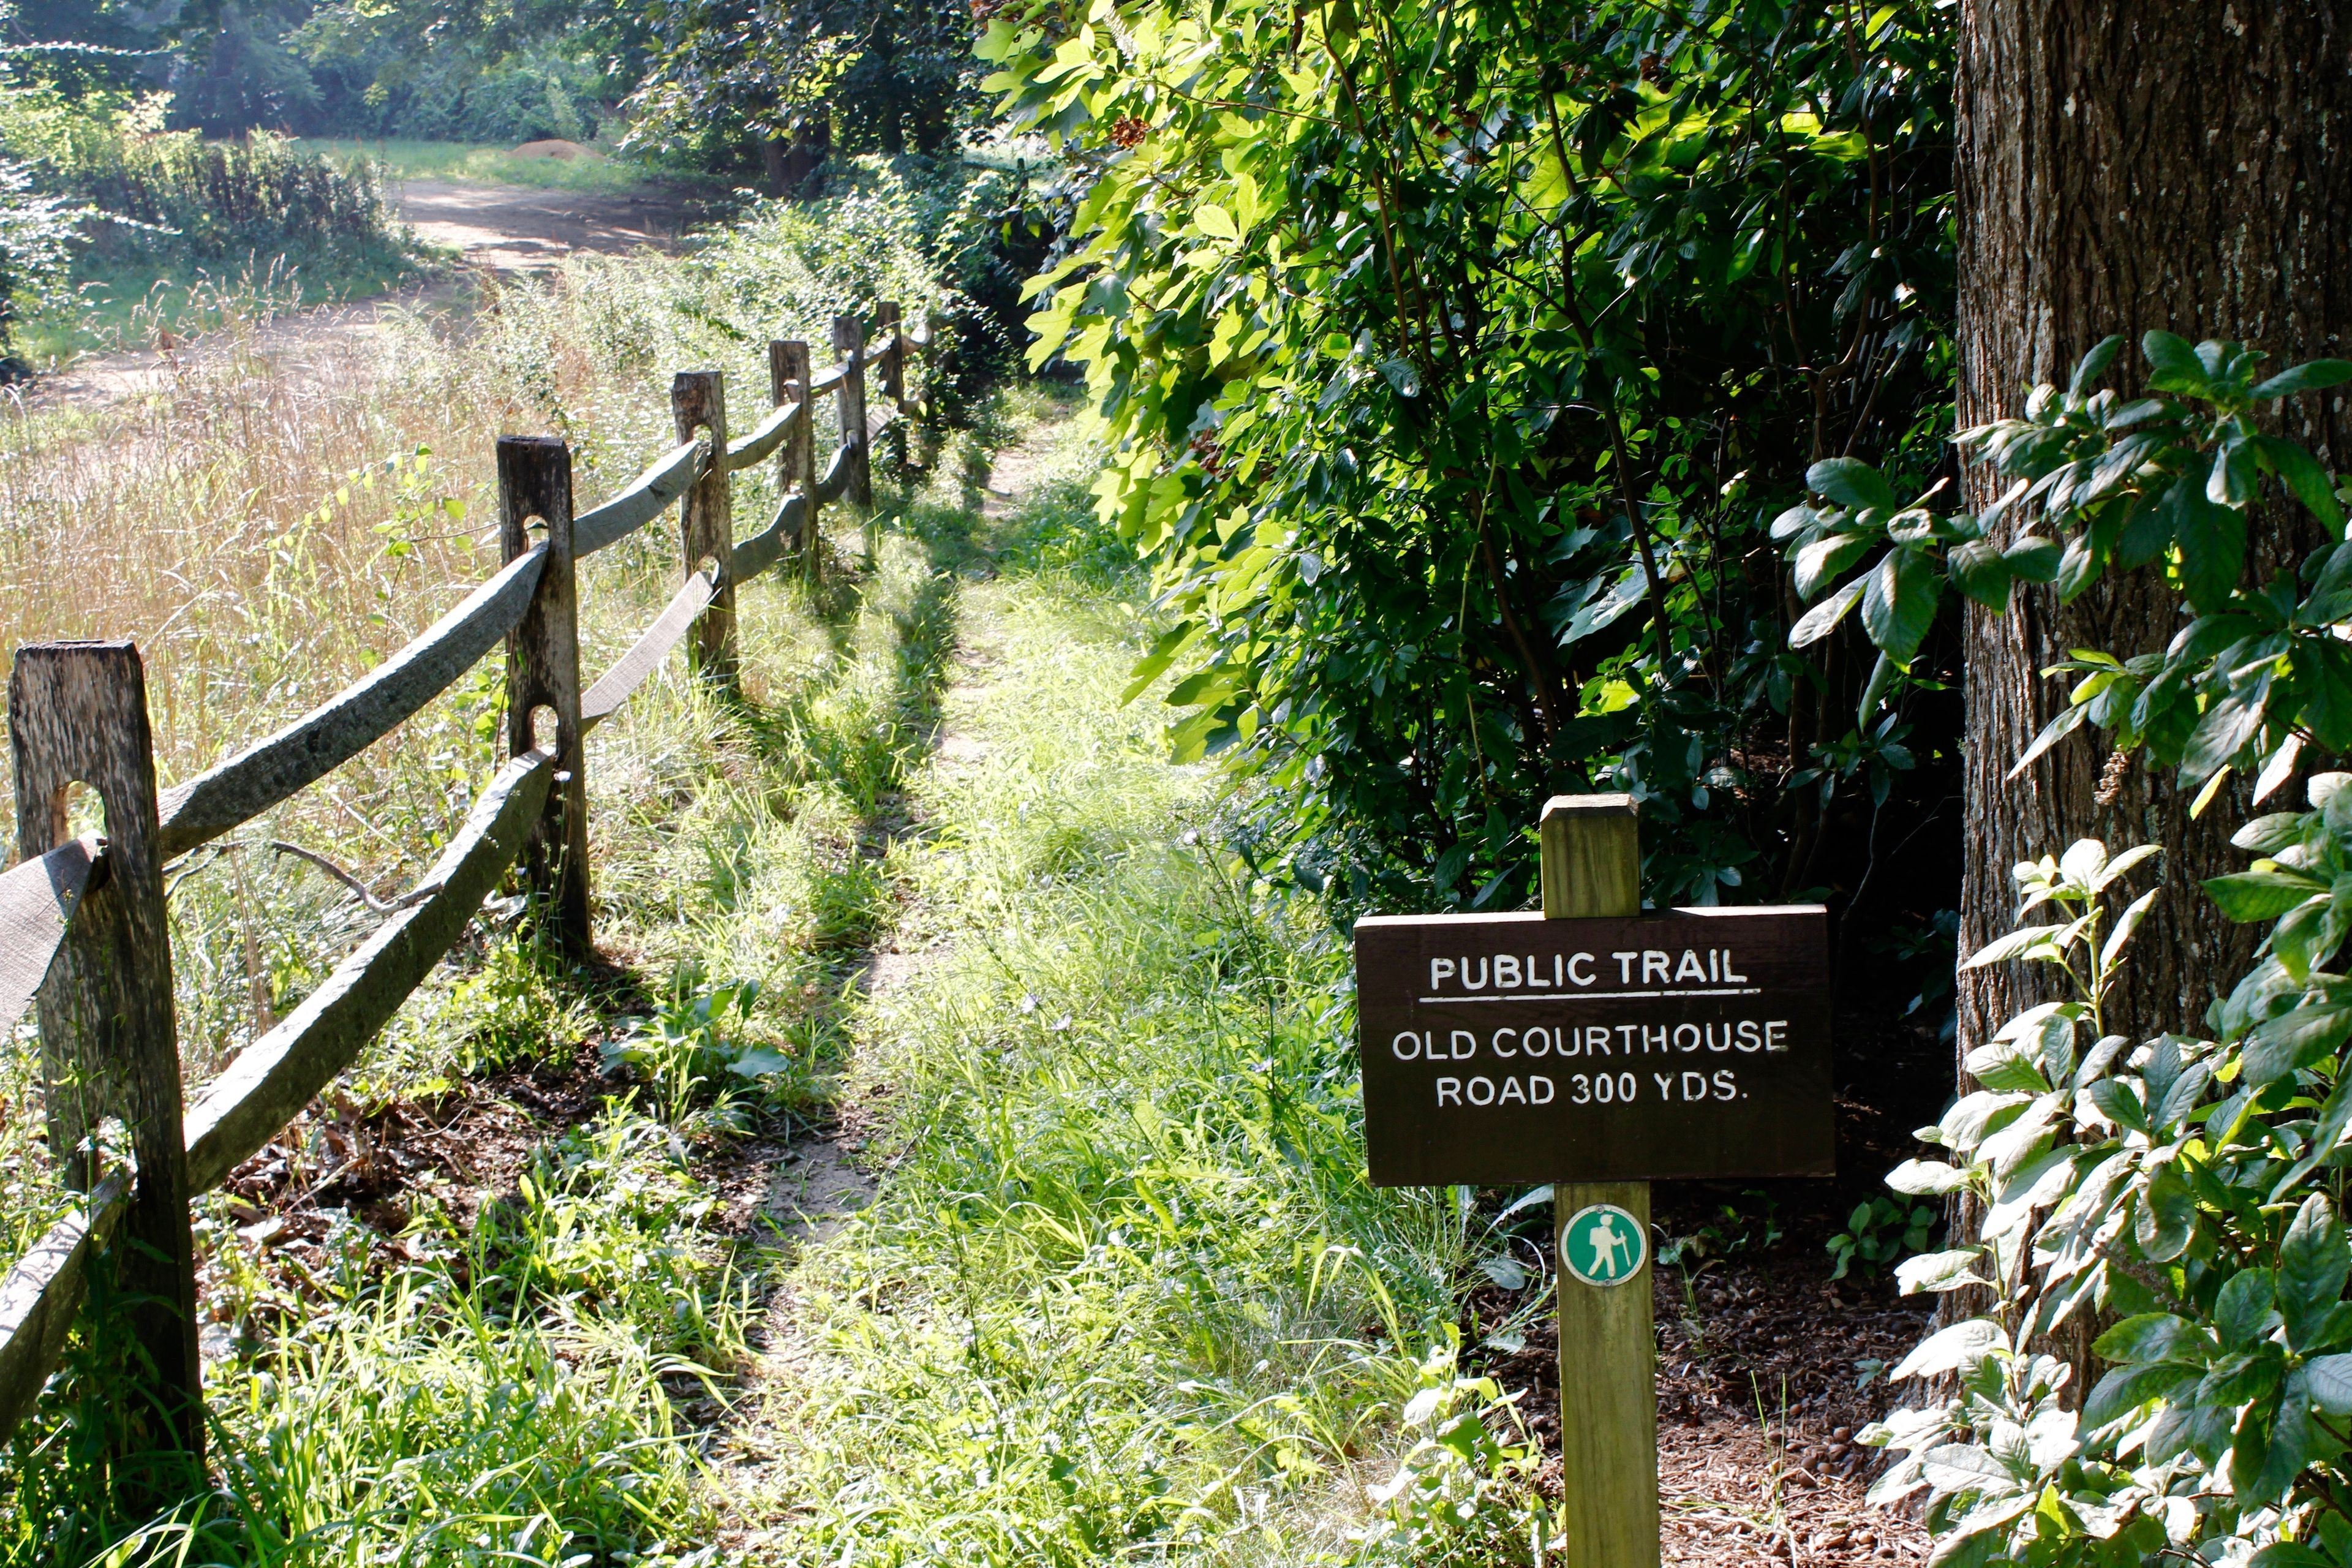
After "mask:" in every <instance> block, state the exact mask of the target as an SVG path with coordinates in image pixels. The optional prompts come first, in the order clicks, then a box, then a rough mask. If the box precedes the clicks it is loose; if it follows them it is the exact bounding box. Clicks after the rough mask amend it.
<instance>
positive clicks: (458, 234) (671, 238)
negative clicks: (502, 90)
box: [29, 180, 705, 405]
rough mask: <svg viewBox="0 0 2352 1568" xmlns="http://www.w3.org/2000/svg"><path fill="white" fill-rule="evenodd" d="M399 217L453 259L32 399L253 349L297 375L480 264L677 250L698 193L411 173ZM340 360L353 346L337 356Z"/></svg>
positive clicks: (85, 397)
mask: <svg viewBox="0 0 2352 1568" xmlns="http://www.w3.org/2000/svg"><path fill="white" fill-rule="evenodd" d="M393 201H394V206H395V207H396V208H397V210H398V212H399V214H400V217H401V221H403V222H404V223H406V224H407V225H408V226H410V227H412V228H414V229H415V231H416V234H417V237H419V238H420V239H423V240H425V241H426V242H427V243H429V244H431V245H434V246H437V247H442V248H444V249H446V250H448V251H452V252H455V253H456V264H455V265H454V266H444V267H438V268H435V269H434V270H433V271H432V272H431V273H429V274H428V275H427V276H426V277H425V278H424V279H422V280H420V281H418V282H415V283H412V284H410V285H408V286H407V287H405V288H401V289H392V290H390V291H389V292H386V293H383V294H379V295H376V296H374V297H373V298H372V299H367V300H355V301H352V302H350V303H344V304H332V305H320V306H317V307H315V308H313V309H310V310H297V311H291V312H289V313H288V314H286V315H283V316H278V317H274V318H272V319H270V320H268V321H263V322H260V323H258V324H257V325H254V326H252V327H250V328H247V329H240V330H237V331H222V332H215V333H212V334H209V335H207V336H205V337H203V338H198V339H194V340H193V341H189V342H157V343H155V344H154V345H152V346H151V347H148V348H143V349H127V350H124V351H121V352H120V353H105V354H92V355H90V356H89V357H87V358H84V359H81V360H78V361H76V362H75V363H73V364H71V365H69V366H68V367H67V368H66V369H64V370H62V371H59V372H58V373H57V374H54V375H47V376H43V377H41V378H40V380H39V381H38V382H37V383H36V384H34V387H33V389H32V393H31V396H30V399H29V401H32V402H35V403H66V404H84V405H87V404H98V403H111V402H114V401H115V400H117V399H119V398H122V397H130V396H136V395H140V394H142V393H147V392H153V391H158V390H162V389H163V388H165V387H168V386H169V385H170V384H171V383H172V380H173V376H174V375H175V374H177V373H178V371H179V370H180V369H181V368H182V366H183V365H184V363H187V362H188V361H189V360H190V359H192V358H195V357H201V356H203V355H205V354H215V353H238V352H247V351H249V352H251V353H256V354H257V355H259V356H260V357H262V358H264V359H267V360H269V361H271V362H273V363H275V364H277V365H278V366H279V367H280V368H282V369H284V370H287V371H289V372H291V373H294V374H302V373H303V372H304V371H305V370H306V369H307V368H308V365H309V362H310V361H312V360H314V359H320V358H325V357H330V356H327V355H324V354H322V353H321V351H322V350H324V349H327V348H329V347H333V346H341V345H350V344H362V345H363V344H364V343H365V342H366V341H367V340H368V339H369V338H371V337H373V336H375V335H377V334H379V333H380V332H382V331H383V330H384V326H385V324H386V323H387V322H389V321H394V320H395V319H397V318H400V317H404V316H412V315H417V314H424V315H427V316H446V315H459V316H462V315H463V314H464V313H465V312H467V311H468V310H471V309H472V308H473V304H474V300H475V299H476V298H477V294H478V287H477V286H478V283H479V282H480V281H481V279H483V278H484V276H485V275H488V276H489V277H498V276H501V275H515V274H526V273H530V272H536V271H542V270H545V269H546V268H551V267H553V266H555V265H556V264H558V263H559V262H561V261H562V259H563V258H565V257H566V256H569V255H571V254H572V253H573V252H575V251H593V252H603V253H604V254H607V255H627V254H629V253H632V252H635V251H639V250H648V249H650V250H670V249H675V248H676V247H677V245H678V243H679V241H680V240H681V238H682V237H684V235H685V233H686V231H687V230H688V228H689V227H691V226H693V225H694V224H695V223H697V222H698V221H699V220H700V219H701V218H702V216H704V212H705V204H704V203H702V202H701V201H699V200H698V198H696V197H695V196H693V195H689V194H688V193H686V192H684V191H680V190H677V189H674V188H671V187H668V186H660V185H648V186H645V187H642V188H641V189H638V190H635V191H564V190H535V189H532V188H530V187H529V186H525V185H499V184H463V183H460V182H457V181H454V180H408V181H404V182H402V183H400V184H397V185H396V186H394V190H393ZM331 357H333V358H335V360H336V362H337V363H338V364H343V363H348V356H343V355H337V356H331Z"/></svg>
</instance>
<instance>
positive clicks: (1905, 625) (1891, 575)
mask: <svg viewBox="0 0 2352 1568" xmlns="http://www.w3.org/2000/svg"><path fill="white" fill-rule="evenodd" d="M1864 582H1865V584H1867V586H1865V587H1864V591H1863V595H1862V624H1863V626H1864V628H1865V629H1866V630H1868V632H1869V633H1870V640H1871V641H1872V642H1874V643H1875V644H1877V645H1878V647H1880V648H1881V649H1882V650H1884V651H1885V654H1886V655H1887V657H1889V658H1892V659H1894V660H1895V663H1897V664H1905V665H1907V664H1909V663H1910V662H1911V659H1912V658H1913V656H1914V655H1916V653H1917V652H1918V651H1919V644H1920V643H1921V642H1922V641H1923V640H1924V639H1925V638H1926V637H1927V629H1928V628H1929V627H1930V626H1934V625H1935V624H1936V605H1937V600H1939V599H1941V598H1942V597H1943V592H1944V579H1943V574H1941V573H1939V572H1937V570H1936V565H1935V562H1934V560H1933V558H1932V557H1930V556H1929V555H1928V554H1927V552H1926V551H1923V550H1918V549H1916V548H1912V547H1910V546H1897V547H1896V548H1895V549H1893V550H1890V551H1888V552H1886V556H1885V559H1884V560H1882V561H1880V562H1879V563H1878V564H1877V565H1876V566H1875V567H1874V568H1873V569H1872V570H1871V572H1870V574H1869V575H1868V576H1867V577H1866V578H1864Z"/></svg>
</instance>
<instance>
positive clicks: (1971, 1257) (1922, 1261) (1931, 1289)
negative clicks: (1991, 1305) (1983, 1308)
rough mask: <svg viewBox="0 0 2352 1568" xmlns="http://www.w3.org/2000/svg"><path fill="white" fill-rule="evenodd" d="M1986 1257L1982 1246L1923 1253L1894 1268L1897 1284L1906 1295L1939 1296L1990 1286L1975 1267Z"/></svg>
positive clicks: (1906, 1259) (1905, 1260)
mask: <svg viewBox="0 0 2352 1568" xmlns="http://www.w3.org/2000/svg"><path fill="white" fill-rule="evenodd" d="M1983 1256H1984V1249H1983V1248H1982V1247H1956V1248H1954V1249H1953V1250H1951V1251H1948V1252H1923V1253H1921V1254H1920V1255H1919V1256H1918V1257H1916V1258H1905V1259H1904V1260H1903V1261H1902V1262H1900V1263H1898V1264H1896V1265H1895V1283H1896V1284H1898V1285H1900V1286H1901V1287H1902V1289H1903V1293H1904V1294H1905V1295H1906V1296H1909V1295H1915V1294H1919V1293H1922V1292H1924V1293H1927V1294H1928V1295H1937V1294H1941V1293H1942V1292H1944V1291H1946V1290H1958V1289H1960V1288H1961V1287H1962V1286H1966V1285H1983V1284H1987V1283H1989V1281H1988V1280H1986V1279H1984V1277H1983V1276H1982V1275H1980V1274H1979V1273H1977V1271H1976V1269H1975V1267H1974V1265H1975V1264H1976V1262H1977V1260H1978V1259H1979V1258H1982V1257H1983ZM1956 1326H1957V1325H1956ZM1914 1353H1915V1354H1916V1352H1914Z"/></svg>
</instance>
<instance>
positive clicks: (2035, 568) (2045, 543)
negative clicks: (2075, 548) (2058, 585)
mask: <svg viewBox="0 0 2352 1568" xmlns="http://www.w3.org/2000/svg"><path fill="white" fill-rule="evenodd" d="M2000 558H2001V560H2002V561H2003V562H2004V563H2007V564H2008V566H2009V570H2010V573H2011V575H2013V576H2015V577H2016V578H2017V580H2018V581H2019V582H2021V583H2054V582H2056V581H2057V580H2058V565H2059V563H2060V562H2061V561H2063V559H2064V558H2065V550H2064V547H2063V546H2062V545H2061V544H2059V542H2057V541H2056V540H2054V539H2051V538H2049V537H2047V536H2045V535H2043V534H2039V533H2029V534H2026V535H2024V536H2023V537H2022V538H2021V539H2018V540H2017V541H2016V542H2013V543H2011V545H2010V547H2009V548H2008V549H2006V550H2004V551H2002V552H2000Z"/></svg>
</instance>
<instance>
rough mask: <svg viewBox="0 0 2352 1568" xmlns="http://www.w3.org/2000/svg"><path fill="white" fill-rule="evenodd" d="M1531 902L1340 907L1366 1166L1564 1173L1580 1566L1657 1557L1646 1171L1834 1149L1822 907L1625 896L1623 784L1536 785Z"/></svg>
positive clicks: (1559, 1182)
mask: <svg viewBox="0 0 2352 1568" xmlns="http://www.w3.org/2000/svg"><path fill="white" fill-rule="evenodd" d="M1542 846H1543V900H1544V907H1543V912H1542V913H1541V914H1539V915H1538V914H1504V915H1412V916H1402V915H1377V916H1372V917H1370V918H1367V919H1365V920H1361V921H1357V922H1356V1013H1357V1026H1358V1036H1357V1038H1358V1043H1359V1047H1360V1052H1361V1057H1362V1063H1363V1085H1364V1138H1365V1144H1366V1153H1367V1157H1368V1162H1369V1163H1370V1170H1371V1178H1372V1180H1373V1182H1374V1183H1375V1184H1379V1185H1382V1186H1450V1185H1454V1184H1471V1185H1494V1184H1505V1183H1520V1182H1551V1183H1554V1184H1556V1185H1555V1187H1554V1191H1553V1194H1552V1209H1553V1215H1554V1221H1555V1225H1556V1227H1557V1256H1558V1257H1559V1259H1560V1262H1561V1268H1559V1362H1560V1378H1559V1390H1560V1393H1559V1399H1560V1409H1559V1415H1560V1463H1561V1491H1562V1501H1563V1513H1564V1515H1565V1518H1566V1524H1567V1530H1568V1536H1567V1539H1566V1540H1565V1541H1564V1542H1562V1543H1561V1546H1562V1550H1563V1554H1562V1561H1564V1562H1567V1563H1572V1564H1574V1565H1575V1568H1656V1565H1657V1563H1658V1406H1657V1364H1656V1363H1657V1346H1656V1340H1655V1338H1654V1331H1653V1328H1652V1323H1651V1301H1650V1247H1649V1236H1648V1232H1649V1225H1650V1180H1651V1179H1652V1178H1654V1177H1665V1176H1715V1177H1757V1176H1804V1175H1824V1176H1825V1175H1828V1174H1830V1173H1832V1162H1833V1157H1834V1140H1833V1133H1834V1128H1833V1125H1832V1110H1831V1101H1830V985H1829V920H1828V915H1827V912H1826V911H1824V910H1822V909H1821V908H1819V907H1818V906H1811V905H1808V906H1802V907H1793V908H1780V909H1745V910H1721V909H1709V910H1667V911H1663V912H1660V913H1654V914H1649V915H1644V914H1643V913H1642V912H1641V868H1642V862H1641V852H1640V847H1639V843H1638V838H1637V833H1636V825H1635V820H1634V809H1633V800H1632V798H1631V797H1629V796H1626V795H1563V796H1559V797H1555V798H1554V799H1552V800H1550V801H1549V802H1547V803H1545V805H1544V810H1543V820H1542Z"/></svg>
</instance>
